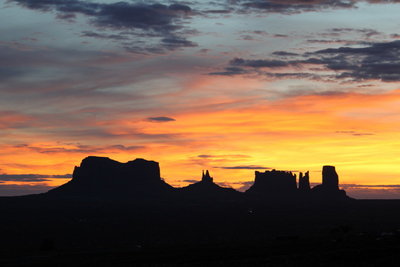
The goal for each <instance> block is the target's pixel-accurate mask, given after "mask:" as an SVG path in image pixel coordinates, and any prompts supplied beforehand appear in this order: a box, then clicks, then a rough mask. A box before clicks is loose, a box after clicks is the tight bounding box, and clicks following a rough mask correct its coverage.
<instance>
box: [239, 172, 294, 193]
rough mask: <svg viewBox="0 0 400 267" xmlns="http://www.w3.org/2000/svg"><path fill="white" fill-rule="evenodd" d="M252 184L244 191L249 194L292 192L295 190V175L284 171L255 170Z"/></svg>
mask: <svg viewBox="0 0 400 267" xmlns="http://www.w3.org/2000/svg"><path fill="white" fill-rule="evenodd" d="M255 176H256V178H255V180H254V184H253V185H252V186H251V187H250V188H249V189H248V190H247V191H246V193H250V194H253V193H255V194H270V195H271V194H273V195H278V194H279V195H285V194H293V193H295V192H296V190H297V183H296V175H295V174H293V173H292V172H286V171H277V170H272V171H265V172H258V171H256V172H255Z"/></svg>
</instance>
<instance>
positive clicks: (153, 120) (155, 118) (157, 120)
mask: <svg viewBox="0 0 400 267" xmlns="http://www.w3.org/2000/svg"><path fill="white" fill-rule="evenodd" d="M147 120H148V121H152V122H170V121H176V120H175V119H174V118H170V117H164V116H162V117H149V118H147Z"/></svg>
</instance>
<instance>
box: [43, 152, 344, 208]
mask: <svg viewBox="0 0 400 267" xmlns="http://www.w3.org/2000/svg"><path fill="white" fill-rule="evenodd" d="M47 195H51V196H80V197H85V196H89V197H101V198H107V197H110V198H112V197H120V198H121V197H123V198H135V199H136V198H173V199H176V198H178V199H179V198H184V199H196V200H202V199H203V200H218V199H219V200H227V201H241V200H243V199H253V200H262V199H271V198H273V199H277V200H279V199H280V200H285V199H294V198H295V199H306V200H314V199H317V200H332V201H340V200H347V199H350V198H349V197H347V195H346V192H345V191H344V190H340V189H339V177H338V175H337V173H336V170H335V167H334V166H323V169H322V184H320V185H317V186H315V187H313V188H311V187H310V181H309V172H306V173H305V174H304V175H303V173H300V174H299V182H298V183H297V176H296V175H295V174H293V173H292V172H288V171H278V170H271V171H265V172H259V171H256V172H255V181H254V184H253V185H252V186H251V187H250V188H249V189H248V190H247V191H246V192H244V193H242V192H239V191H236V190H235V189H232V188H226V187H222V186H219V185H217V184H216V183H214V181H213V178H212V177H211V176H210V173H209V171H208V170H207V171H206V172H204V171H203V174H202V179H201V180H200V181H199V182H197V183H193V184H190V185H188V186H186V187H181V188H175V187H173V186H171V185H169V184H168V183H166V182H165V181H164V180H163V179H162V178H161V176H160V167H159V164H158V162H155V161H148V160H145V159H135V160H133V161H129V162H127V163H121V162H118V161H115V160H112V159H110V158H107V157H95V156H89V157H87V158H85V159H83V160H82V162H81V164H80V166H79V167H77V166H76V167H75V169H74V172H73V176H72V179H71V180H70V181H69V182H67V183H66V184H64V185H61V186H60V187H57V188H55V189H52V190H50V191H49V192H47Z"/></svg>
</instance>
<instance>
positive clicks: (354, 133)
mask: <svg viewBox="0 0 400 267" xmlns="http://www.w3.org/2000/svg"><path fill="white" fill-rule="evenodd" d="M335 133H338V134H348V135H354V136H370V135H375V134H374V133H363V132H356V131H336V132H335Z"/></svg>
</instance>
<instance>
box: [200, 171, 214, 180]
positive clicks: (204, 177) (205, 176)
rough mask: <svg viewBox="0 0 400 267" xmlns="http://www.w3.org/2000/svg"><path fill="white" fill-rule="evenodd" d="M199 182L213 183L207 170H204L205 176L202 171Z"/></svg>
mask: <svg viewBox="0 0 400 267" xmlns="http://www.w3.org/2000/svg"><path fill="white" fill-rule="evenodd" d="M201 181H202V182H209V183H212V182H213V178H212V177H211V176H210V173H209V171H208V170H206V173H205V174H204V171H203V176H202V178H201Z"/></svg>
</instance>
